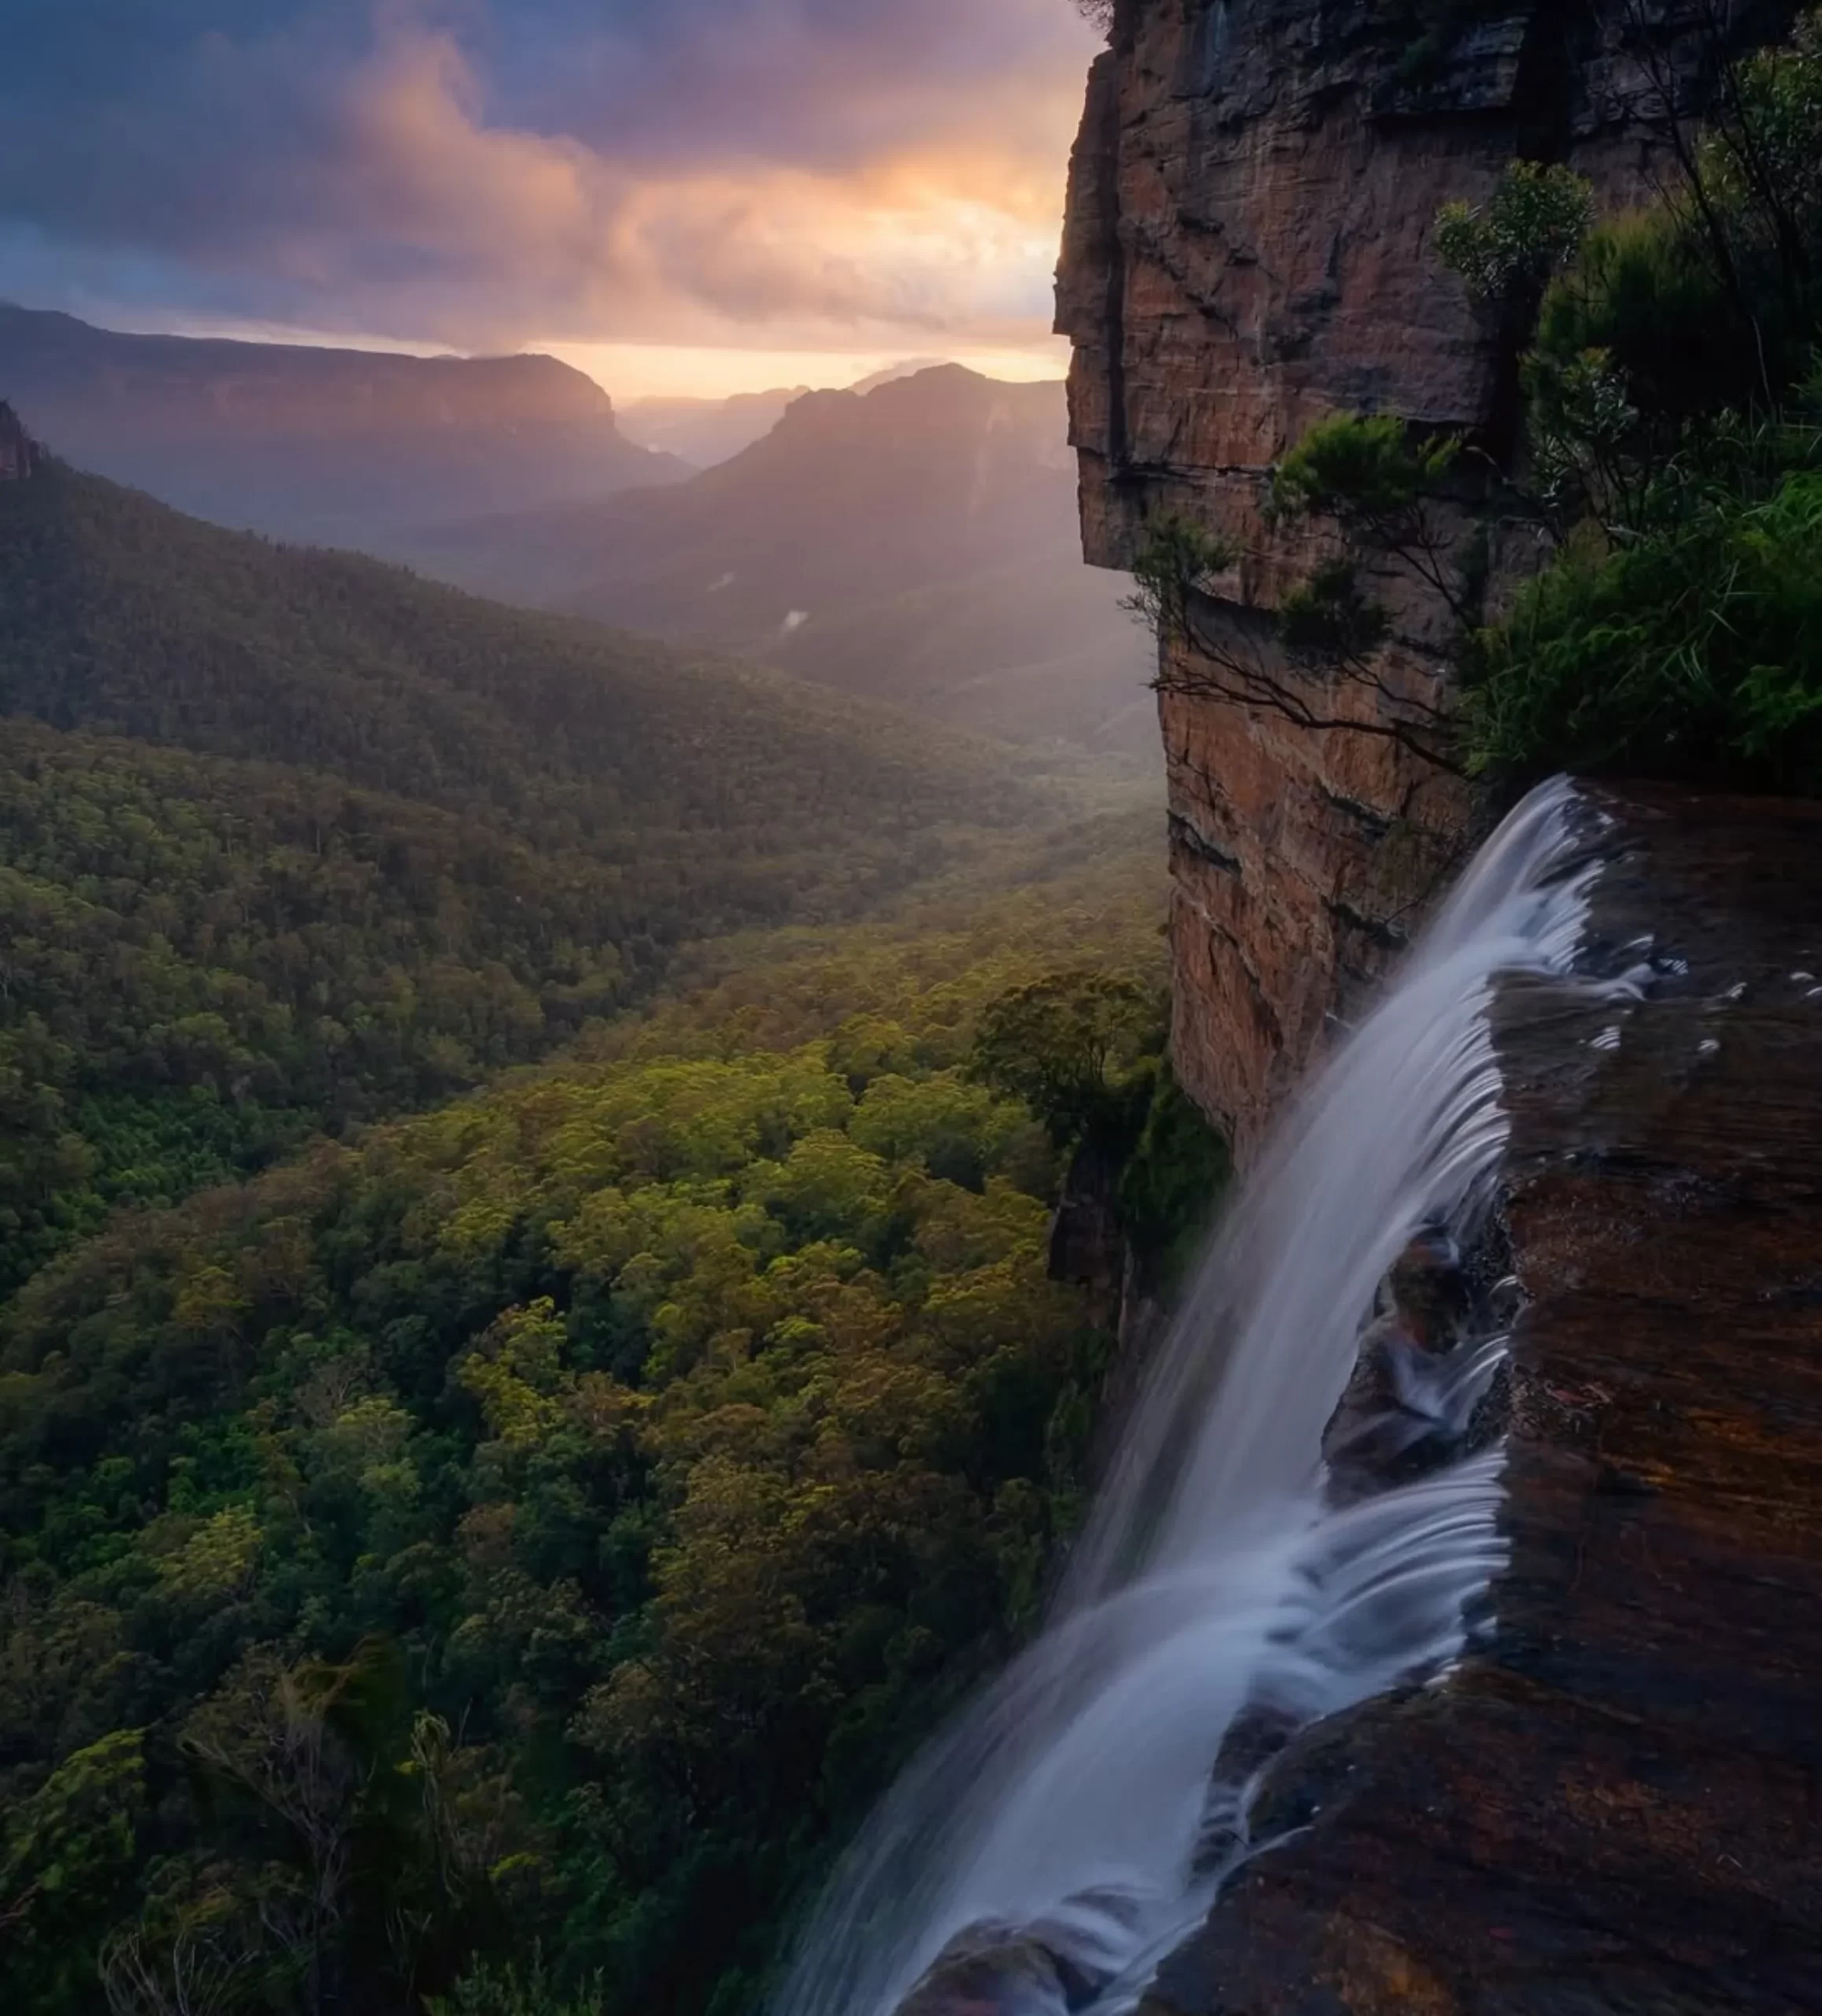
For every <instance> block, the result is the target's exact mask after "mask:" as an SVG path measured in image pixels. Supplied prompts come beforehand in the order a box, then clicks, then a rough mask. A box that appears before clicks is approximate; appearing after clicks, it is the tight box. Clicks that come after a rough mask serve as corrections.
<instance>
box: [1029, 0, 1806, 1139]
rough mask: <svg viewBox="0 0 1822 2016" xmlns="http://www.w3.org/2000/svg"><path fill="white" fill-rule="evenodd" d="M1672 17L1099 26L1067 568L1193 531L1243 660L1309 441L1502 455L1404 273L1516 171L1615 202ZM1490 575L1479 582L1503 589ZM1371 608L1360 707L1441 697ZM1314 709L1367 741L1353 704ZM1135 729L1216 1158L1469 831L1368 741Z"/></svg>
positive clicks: (1405, 627)
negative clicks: (1295, 460) (1159, 834)
mask: <svg viewBox="0 0 1822 2016" xmlns="http://www.w3.org/2000/svg"><path fill="white" fill-rule="evenodd" d="M1784 11H1785V12H1787V10H1784ZM1766 12H1767V15H1768V19H1770V20H1772V24H1773V25H1774V26H1775V25H1777V24H1779V22H1780V21H1781V17H1780V16H1779V10H1778V9H1776V8H1772V9H1768V10H1766ZM1734 15H1735V20H1736V24H1737V26H1738V31H1739V33H1741V34H1742V36H1745V35H1749V34H1750V35H1757V34H1762V33H1764V32H1765V31H1766V25H1765V23H1764V22H1761V21H1760V20H1758V19H1757V17H1751V18H1749V17H1750V16H1751V9H1750V8H1748V9H1735V10H1734ZM1696 17H1697V8H1696V6H1694V0H1691V5H1690V6H1688V7H1687V9H1684V10H1683V11H1682V12H1680V13H1679V7H1678V5H1677V0H1670V4H1669V5H1668V6H1666V5H1662V4H1652V5H1646V4H1645V0H1522V4H1514V0H1479V4H1474V0H1120V7H1119V9H1118V18H1117V22H1116V28H1115V33H1114V38H1113V46H1111V47H1110V49H1109V51H1108V52H1107V54H1105V55H1104V56H1102V57H1101V58H1100V59H1099V61H1098V62H1097V63H1096V65H1095V67H1094V71H1093V72H1092V74H1091V78H1090V81H1089V87H1088V97H1087V109H1086V112H1085V114H1084V117H1083V126H1082V132H1081V136H1080V139H1079V141H1078V143H1077V145H1076V151H1075V154H1074V158H1073V160H1072V169H1071V176H1070V187H1069V198H1068V220H1067V224H1066V227H1065V243H1064V254H1063V261H1062V265H1061V269H1060V271H1059V274H1058V287H1057V325H1058V328H1059V329H1060V330H1061V332H1063V333H1065V334H1066V335H1068V336H1069V337H1070V338H1071V339H1072V343H1073V344H1074V364H1073V368H1072V372H1071V376H1070V410H1071V424H1072V440H1073V442H1074V444H1075V446H1076V449H1077V451H1078V454H1079V463H1080V470H1081V499H1082V521H1083V539H1084V545H1085V550H1086V551H1087V557H1088V558H1089V559H1090V561H1092V562H1094V563H1096V564H1098V565H1103V566H1109V567H1120V566H1125V565H1130V564H1131V561H1132V559H1133V558H1134V555H1135V551H1136V550H1137V548H1138V544H1139V537H1140V528H1141V527H1142V524H1143V521H1144V520H1145V518H1146V515H1147V514H1148V513H1152V512H1155V511H1157V510H1178V511H1182V512H1184V513H1187V514H1189V515H1191V516H1193V517H1195V518H1196V519H1197V520H1198V521H1200V522H1201V523H1202V524H1205V525H1207V526H1209V527H1210V528H1214V529H1216V530H1218V531H1219V532H1221V533H1223V534H1224V535H1226V536H1227V537H1228V538H1229V539H1231V540H1232V541H1233V542H1234V543H1236V544H1237V545H1238V546H1239V548H1240V550H1241V552H1242V559H1241V561H1240V562H1239V565H1238V566H1237V567H1236V568H1235V570H1234V573H1233V574H1232V576H1231V578H1230V579H1228V580H1225V581H1224V583H1223V584H1221V589H1222V593H1221V598H1220V603H1219V605H1218V606H1215V607H1213V608H1211V609H1210V610H1209V611H1207V612H1206V613H1205V614H1206V618H1207V621H1209V622H1212V623H1215V624H1220V623H1227V624H1231V625H1232V626H1234V627H1235V632H1236V634H1239V633H1240V632H1246V633H1248V643H1249V648H1255V649H1257V650H1260V651H1261V652H1263V653H1265V654H1266V655H1267V656H1269V655H1270V654H1271V652H1272V639H1271V632H1270V624H1269V612H1270V610H1272V608H1273V607H1274V606H1275V605H1276V602H1277V600H1278V598H1279V596H1280V595H1281V594H1282V592H1283V588H1284V587H1285V585H1286V584H1287V583H1288V582H1290V581H1291V580H1295V579H1297V578H1298V577H1299V576H1302V575H1303V574H1305V573H1307V571H1308V569H1309V566H1310V565H1311V563H1312V562H1313V561H1315V560H1317V559H1319V558H1321V557H1322V554H1323V553H1324V550H1325V548H1324V534H1323V532H1322V531H1321V529H1320V528H1315V529H1313V530H1311V529H1305V530H1303V531H1302V532H1294V533H1291V534H1288V535H1286V534H1280V535H1272V534H1269V533H1268V532H1267V531H1266V530H1265V528H1264V527H1262V525H1261V523H1260V521H1259V516H1258V506H1259V503H1260V500H1261V492H1262V488H1263V485H1264V482H1265V477H1266V473H1267V472H1268V469H1269V468H1270V466H1271V465H1272V462H1273V461H1274V460H1275V459H1276V458H1278V457H1279V455H1281V454H1283V452H1284V450H1286V449H1287V447H1290V446H1291V445H1292V444H1293V443H1294V442H1295V441H1296V440H1297V439H1298V438H1299V436H1300V435H1302V433H1303V432H1304V431H1305V428H1307V427H1308V426H1309V424H1311V423H1312V422H1313V421H1315V420H1317V419H1318V418H1320V417H1321V416H1322V415H1324V413H1330V412H1333V411H1336V410H1354V411H1366V412H1373V413H1398V414H1400V415H1402V416H1405V417H1408V418H1409V419H1410V420H1412V421H1417V422H1422V423H1426V424H1431V425H1434V426H1436V427H1438V428H1450V429H1459V430H1461V431H1464V432H1467V433H1468V434H1470V435H1473V436H1475V437H1476V438H1477V439H1479V440H1481V441H1483V442H1484V443H1487V445H1488V446H1489V447H1491V448H1493V449H1494V450H1499V449H1501V448H1502V447H1503V446H1505V445H1506V444H1508V443H1509V439H1510V437H1511V435H1512V434H1513V430H1514V428H1515V426H1516V382H1517V381H1516V357H1515V355H1514V354H1513V348H1512V346H1511V345H1510V344H1509V343H1505V344H1503V345H1502V343H1501V342H1500V341H1499V340H1498V339H1497V338H1496V336H1495V335H1493V334H1492V333H1491V332H1489V330H1488V329H1487V328H1486V327H1485V326H1483V324H1482V323H1481V322H1480V321H1479V320H1478V319H1477V318H1476V315H1475V313H1473V311H1472V309H1471V308H1470V306H1469V305H1468V302H1467V301H1466V300H1465V298H1464V296H1463V294H1462V291H1461V288H1460V287H1459V285H1458V284H1457V283H1456V282H1455V280H1454V279H1453V278H1452V277H1451V276H1450V275H1449V274H1448V273H1447V272H1446V271H1445V270H1444V269H1442V266H1441V265H1440V264H1439V261H1437V259H1436V258H1435V253H1434V250H1433V246H1432V244H1431V235H1432V224H1433V220H1434V218H1435V213H1436V211H1437V209H1438V208H1439V206H1441V205H1442V203H1444V202H1447V201H1449V200H1450V198H1457V197H1460V198H1467V199H1468V200H1469V201H1474V200H1476V199H1478V198H1480V197H1482V196H1483V195H1485V194H1486V193H1487V191H1489V190H1490V189H1491V187H1492V186H1493V184H1494V181H1495V180H1496V178H1497V177H1498V174H1499V173H1500V172H1501V170H1502V168H1503V167H1504V166H1505V164H1506V163H1507V162H1508V161H1510V160H1512V159H1513V158H1515V157H1518V156H1523V157H1525V158H1532V159H1553V160H1567V161H1570V162H1572V164H1573V165H1576V167H1577V168H1578V169H1580V170H1582V171H1583V172H1586V173H1587V174H1588V175H1589V176H1591V178H1592V179H1593V180H1594V183H1595V185H1596V188H1597V192H1598V196H1599V198H1600V200H1601V202H1602V206H1603V207H1607V208H1619V207H1623V206H1626V205H1628V204H1629V203H1631V202H1634V201H1635V200H1637V199H1638V198H1639V196H1640V195H1641V194H1642V192H1643V191H1645V190H1646V188H1647V187H1648V186H1649V182H1650V176H1651V172H1652V170H1653V166H1654V161H1658V160H1660V159H1661V142H1660V140H1659V139H1657V137H1655V136H1656V135H1657V133H1658V132H1661V128H1662V125H1663V120H1664V113H1665V98H1666V91H1665V84H1666V80H1668V82H1669V83H1671V84H1672V85H1673V86H1674V87H1675V89H1676V91H1677V92H1679V93H1680V94H1682V95H1683V98H1684V99H1685V100H1686V101H1687V99H1688V98H1689V97H1690V96H1691V94H1692V93H1693V92H1694V91H1698V89H1699V86H1698V84H1697V83H1694V82H1693V81H1692V80H1695V79H1697V78H1698V77H1699V75H1700V72H1701V69H1702V54H1701V45H1700V42H1699V39H1692V31H1691V22H1692V21H1694V20H1695V19H1696ZM1640 21H1647V22H1648V23H1649V24H1654V25H1650V26H1649V27H1647V28H1642V29H1638V30H1637V31H1636V32H1635V24H1638V23H1639V22H1640ZM1640 35H1644V36H1645V37H1646V39H1644V40H1641V39H1639V38H1640ZM1494 554H1495V561H1496V566H1495V585H1496V587H1497V584H1498V578H1499V576H1500V575H1501V573H1502V572H1503V573H1505V574H1506V575H1507V576H1509V574H1510V573H1511V572H1512V571H1513V568H1514V567H1515V566H1522V565H1524V564H1526V563H1525V560H1524V554H1523V552H1522V550H1516V549H1515V547H1514V545H1513V543H1510V542H1508V543H1504V544H1502V543H1500V542H1499V541H1498V539H1496V541H1495V544H1494ZM1379 586H1380V588H1381V591H1382V592H1386V591H1389V600H1390V602H1391V606H1392V607H1393V610H1394V617H1396V619H1397V632H1398V643H1397V648H1396V650H1395V651H1394V657H1393V661H1392V666H1391V679H1392V680H1393V683H1394V684H1395V685H1397V686H1398V687H1400V688H1402V690H1403V691H1407V692H1409V693H1412V694H1415V695H1418V696H1420V697H1423V698H1428V699H1432V700H1433V699H1436V698H1438V697H1439V696H1441V695H1444V694H1445V693H1446V676H1447V675H1446V666H1445V665H1444V663H1443V662H1442V658H1441V657H1440V655H1439V646H1440V644H1441V643H1442V637H1441V636H1440V635H1439V632H1438V629H1437V626H1436V624H1435V617H1434V613H1433V612H1428V611H1426V610H1424V608H1422V607H1421V606H1420V604H1419V603H1418V602H1416V600H1415V599H1413V598H1411V597H1410V596H1409V595H1405V596H1404V597H1403V598H1402V600H1401V598H1400V596H1399V594H1398V584H1396V583H1395V582H1391V581H1387V582H1384V583H1381V584H1379ZM1166 669H1167V671H1168V670H1172V668H1168V667H1167V668H1166ZM1174 669H1176V670H1177V671H1181V670H1182V669H1183V668H1182V667H1180V666H1179V667H1177V668H1174ZM1280 669H1282V668H1280ZM1289 676H1290V677H1291V680H1292V681H1293V683H1295V680H1296V675H1295V674H1294V673H1291V674H1289ZM1167 683H1168V682H1167ZM1310 697H1311V698H1312V699H1313V701H1314V702H1316V703H1317V706H1316V711H1317V712H1318V713H1322V714H1324V715H1325V716H1328V715H1332V714H1333V713H1335V712H1336V711H1337V701H1336V696H1335V694H1334V693H1333V692H1332V691H1329V692H1323V691H1318V690H1312V691H1311V695H1310ZM1339 710H1340V711H1341V712H1342V713H1347V712H1349V711H1350V710H1352V712H1353V713H1354V715H1355V716H1356V717H1361V718H1367V717H1368V708H1367V705H1366V698H1365V695H1364V694H1362V693H1361V692H1358V691H1356V692H1354V693H1352V694H1351V695H1350V694H1346V693H1344V694H1343V695H1341V696H1340V699H1339ZM1161 721H1162V727H1163V734H1164V742H1165V756H1166V760H1167V762H1168V767H1169V791H1170V812H1171V866H1172V876H1173V884H1174V891H1175V894H1174V900H1173V904H1172V944H1173V948H1174V960H1175V970H1176V1002H1177V1036H1176V1044H1177V1053H1178V1063H1179V1071H1180V1073H1181V1075H1182V1077H1183V1080H1184V1082H1185V1084H1187V1086H1188V1088H1190V1090H1191V1091H1192V1092H1193V1093H1194V1095H1195V1096H1196V1097H1197V1098H1198V1099H1199V1100H1200V1102H1202V1105H1203V1106H1205V1108H1206V1109H1207V1110H1209V1113H1210V1114H1212V1115H1213V1116H1214V1117H1216V1119H1217V1121H1219V1122H1220V1123H1221V1124H1223V1125H1225V1126H1226V1127H1227V1128H1228V1129H1229V1130H1230V1131H1231V1132H1232V1134H1233V1135H1234V1136H1235V1144H1236V1147H1237V1148H1238V1149H1239V1151H1240V1153H1241V1154H1242V1156H1243V1155H1244V1154H1245V1153H1246V1150H1247V1149H1248V1147H1250V1144H1251V1143H1253V1142H1254V1140H1256V1139H1257V1135H1258V1133H1259V1132H1260V1130H1261V1128H1262V1127H1263V1125H1264V1124H1265V1120H1266V1118H1267V1117H1268V1115H1269V1114H1270V1112H1271V1110H1272V1107H1273V1106H1274V1104H1275V1103H1276V1101H1277V1099H1279V1096H1280V1095H1281V1094H1282V1092H1283V1090H1284V1088H1286V1086H1287V1085H1288V1084H1290V1083H1291V1082H1292V1081H1293V1080H1294V1078H1295V1077H1296V1076H1297V1074H1298V1073H1299V1072H1300V1071H1301V1070H1302V1068H1303V1066H1304V1065H1305V1063H1306V1062H1308V1060H1309V1057H1310V1056H1311V1054H1312V1053H1313V1051H1314V1050H1315V1048H1316V1047H1317V1046H1318V1045H1319V1044H1320V1040H1321V1038H1322V1035H1323V1032H1324V1028H1326V1027H1328V1025H1329V1022H1330V1018H1331V1017H1333V1016H1335V1015H1336V1014H1345V1013H1346V1010H1347V1006H1348V1002H1349V1000H1350V997H1351V996H1352V995H1353V994H1354V992H1355V991H1356V990H1357V988H1358V987H1359V985H1360V984H1361V983H1363V982H1364V981H1365V980H1368V979H1370V978H1371V977H1372V976H1373V975H1375V974H1376V973H1378V972H1379V970H1381V969H1383V965H1384V964H1385V962H1386V961H1387V958H1389V957H1390V956H1391V955H1392V954H1394V953H1395V951H1396V950H1397V948H1398V946H1399V945H1400V944H1401V943H1402V942H1403V941H1404V939H1405V936H1406V933H1407V931H1408V928H1409V925H1410V923H1411V921H1413V917H1414V915H1415V913H1417V912H1418V911H1420V910H1421V909H1422V907H1423V906H1424V903H1425V902H1426V901H1427V899H1428V897H1429V896H1430V895H1431V893H1432V891H1434V889H1435V886H1436V885H1437V884H1438V882H1439V880H1441V879H1442V877H1443V876H1445V875H1446V873H1447V871H1448V869H1450V867H1451V866H1452V865H1453V864H1454V861H1455V859H1456V858H1457V855H1458V854H1459V851H1460V848H1461V843H1462V842H1463V841H1464V839H1465V837H1466V835H1467V832H1468V827H1469V825H1470V824H1471V821H1472V809H1473V808H1472V801H1471V797H1470V794H1469V793H1468V791H1467V789H1466V788H1465V787H1464V786H1463V785H1462V784H1461V783H1460V782H1459V781H1458V780H1456V779H1454V778H1452V777H1450V776H1447V775H1446V774H1443V773H1439V772H1438V771H1437V770H1435V769H1434V768H1433V767H1432V766H1431V765H1428V764H1425V763H1424V762H1422V761H1420V759H1418V758H1414V757H1413V756H1411V755H1409V754H1408V753H1406V752H1405V751H1404V750H1402V749H1401V748H1400V747H1398V746H1397V745H1396V744H1394V743H1390V742H1387V741H1386V740H1385V739H1383V738H1376V737H1374V736H1371V735H1368V734H1362V733H1357V732H1351V731H1350V730H1348V729H1345V728H1327V729H1322V730H1313V729H1310V728H1304V727H1301V726H1298V725H1294V724H1292V723H1291V721H1287V720H1286V719H1284V718H1283V717H1281V716H1279V715H1277V714H1274V713H1268V712H1266V711H1264V710H1260V709H1257V708H1244V709H1243V708H1241V707H1239V706H1234V705H1231V704H1229V703H1226V702H1217V701H1211V700H1209V699H1205V698H1197V697H1194V696H1187V695H1181V694H1175V695H1173V694H1171V693H1169V692H1168V691H1167V692H1166V693H1165V695H1163V696H1162V698H1161Z"/></svg>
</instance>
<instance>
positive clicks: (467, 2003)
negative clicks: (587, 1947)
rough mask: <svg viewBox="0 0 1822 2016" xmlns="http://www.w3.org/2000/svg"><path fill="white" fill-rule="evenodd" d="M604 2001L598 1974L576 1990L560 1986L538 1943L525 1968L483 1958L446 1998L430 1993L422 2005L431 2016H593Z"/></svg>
mask: <svg viewBox="0 0 1822 2016" xmlns="http://www.w3.org/2000/svg"><path fill="white" fill-rule="evenodd" d="M605 1999H606V1991H605V1988H604V1986H603V1984H602V1979H601V1977H600V1976H599V1975H596V1976H595V1977H594V1980H593V1981H590V1982H586V1983H584V1984H583V1987H582V1988H581V1990H580V1992H579V1993H577V1994H575V1995H571V1994H568V1993H567V1992H565V1990H564V1989H562V1988H560V1987H559V1986H558V1985H557V1982H556V1981H555V1979H554V1976H553V1974H552V1973H551V1970H550V1968H549V1967H548V1966H546V1962H545V1959H544V1951H543V1947H541V1946H540V1947H538V1948H536V1949H535V1951H534V1952H533V1954H532V1956H531V1965H530V1966H528V1967H527V1968H524V1969H523V1970H521V1969H520V1968H519V1967H517V1966H514V1965H513V1962H511V1961H505V1962H501V1963H499V1964H497V1965H490V1964H488V1963H487V1962H485V1961H483V1962H481V1963H480V1964H479V1965H478V1966H476V1967H475V1968H474V1969H472V1971H470V1972H469V1973H465V1974H464V1975H463V1977H461V1980H460V1981H457V1983H456V1984H455V1986H454V1988H451V1989H450V1992H449V1993H448V1994H447V1995H446V1996H432V1997H431V1999H430V2000H429V2001H428V2003H426V2004H425V2005H424V2006H425V2007H426V2009H427V2010H428V2012H429V2016H596V2012H597V2011H598V2010H600V2008H601V2007H602V2005H603V2003H604V2002H605Z"/></svg>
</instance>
